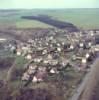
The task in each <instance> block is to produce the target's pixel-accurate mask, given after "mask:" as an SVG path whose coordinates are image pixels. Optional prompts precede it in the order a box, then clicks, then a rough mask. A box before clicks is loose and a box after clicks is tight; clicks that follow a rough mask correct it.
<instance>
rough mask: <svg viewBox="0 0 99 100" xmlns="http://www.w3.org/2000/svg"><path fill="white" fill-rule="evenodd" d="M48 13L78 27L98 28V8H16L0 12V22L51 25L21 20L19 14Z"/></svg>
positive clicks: (27, 25)
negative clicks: (15, 9) (16, 9)
mask: <svg viewBox="0 0 99 100" xmlns="http://www.w3.org/2000/svg"><path fill="white" fill-rule="evenodd" d="M30 15H48V16H50V17H52V18H54V19H58V20H61V21H65V22H70V23H73V24H74V25H76V26H77V27H79V28H84V29H98V28H99V9H56V10H54V9H53V10H36V9H35V10H18V11H11V12H10V11H9V12H7V11H5V12H0V23H1V25H2V24H3V23H6V25H7V23H8V25H10V24H13V25H15V26H16V27H18V28H32V27H33V28H35V27H39V28H49V27H52V26H50V25H47V24H45V23H42V22H38V21H34V20H23V19H21V16H30Z"/></svg>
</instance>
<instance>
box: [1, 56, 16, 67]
mask: <svg viewBox="0 0 99 100" xmlns="http://www.w3.org/2000/svg"><path fill="white" fill-rule="evenodd" d="M14 60H15V59H14V58H12V57H7V58H0V69H5V68H9V67H11V66H12V64H13V62H14Z"/></svg>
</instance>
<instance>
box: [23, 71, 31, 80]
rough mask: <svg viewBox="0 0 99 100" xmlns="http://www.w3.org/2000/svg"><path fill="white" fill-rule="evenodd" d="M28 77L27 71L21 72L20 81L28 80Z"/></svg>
mask: <svg viewBox="0 0 99 100" xmlns="http://www.w3.org/2000/svg"><path fill="white" fill-rule="evenodd" d="M29 78H30V75H29V74H28V73H27V72H25V73H24V74H23V76H22V81H28V80H29Z"/></svg>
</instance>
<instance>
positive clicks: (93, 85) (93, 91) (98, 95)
mask: <svg viewBox="0 0 99 100" xmlns="http://www.w3.org/2000/svg"><path fill="white" fill-rule="evenodd" d="M98 85H99V58H98V59H97V60H96V61H95V63H94V64H93V65H92V68H91V72H90V73H89V77H88V80H87V82H86V85H85V88H84V91H83V93H82V94H81V97H80V98H79V100H99V86H98Z"/></svg>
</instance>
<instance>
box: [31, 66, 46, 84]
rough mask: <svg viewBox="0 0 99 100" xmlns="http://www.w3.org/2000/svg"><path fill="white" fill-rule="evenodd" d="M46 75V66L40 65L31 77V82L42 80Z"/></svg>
mask: <svg viewBox="0 0 99 100" xmlns="http://www.w3.org/2000/svg"><path fill="white" fill-rule="evenodd" d="M45 76H46V68H43V67H40V68H39V69H38V71H37V73H36V75H35V76H34V77H33V80H32V82H33V83H35V82H42V81H43V80H44V78H45Z"/></svg>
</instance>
